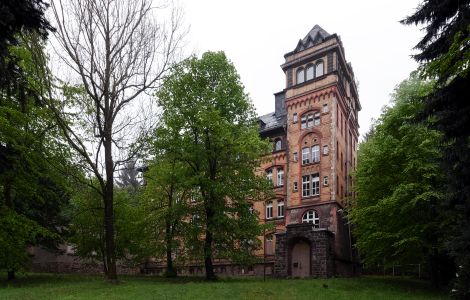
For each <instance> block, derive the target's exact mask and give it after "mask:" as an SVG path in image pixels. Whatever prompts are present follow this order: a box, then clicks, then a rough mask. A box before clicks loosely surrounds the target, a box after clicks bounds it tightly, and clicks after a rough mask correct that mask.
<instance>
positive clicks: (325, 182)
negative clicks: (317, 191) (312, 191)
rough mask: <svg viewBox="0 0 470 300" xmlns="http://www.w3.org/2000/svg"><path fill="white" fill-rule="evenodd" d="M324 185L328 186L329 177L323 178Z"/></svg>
mask: <svg viewBox="0 0 470 300" xmlns="http://www.w3.org/2000/svg"><path fill="white" fill-rule="evenodd" d="M323 185H324V186H328V176H323Z"/></svg>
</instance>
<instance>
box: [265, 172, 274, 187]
mask: <svg viewBox="0 0 470 300" xmlns="http://www.w3.org/2000/svg"><path fill="white" fill-rule="evenodd" d="M266 180H267V181H269V182H270V183H271V184H272V183H273V169H268V170H266Z"/></svg>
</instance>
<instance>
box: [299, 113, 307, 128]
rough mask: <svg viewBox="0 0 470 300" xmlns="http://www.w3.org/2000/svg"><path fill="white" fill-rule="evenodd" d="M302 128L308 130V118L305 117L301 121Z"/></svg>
mask: <svg viewBox="0 0 470 300" xmlns="http://www.w3.org/2000/svg"><path fill="white" fill-rule="evenodd" d="M300 128H302V129H304V128H307V117H306V116H303V117H302V118H301V119H300Z"/></svg>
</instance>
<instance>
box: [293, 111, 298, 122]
mask: <svg viewBox="0 0 470 300" xmlns="http://www.w3.org/2000/svg"><path fill="white" fill-rule="evenodd" d="M298 121H299V117H298V116H297V113H294V114H293V115H292V122H293V123H297V122H298Z"/></svg>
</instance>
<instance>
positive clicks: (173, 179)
mask: <svg viewBox="0 0 470 300" xmlns="http://www.w3.org/2000/svg"><path fill="white" fill-rule="evenodd" d="M158 137H159V135H158V134H157V138H158ZM157 144H158V143H157ZM159 147H160V146H156V148H155V149H154V152H155V153H158V152H160V151H159ZM188 171H189V170H188V168H187V167H186V166H185V165H184V164H183V163H182V162H180V161H179V160H177V159H176V158H175V157H172V154H171V153H159V154H158V155H156V157H155V159H154V160H153V161H151V163H150V166H149V170H148V171H146V173H145V183H146V184H145V187H144V191H143V193H142V194H143V195H142V199H143V201H142V203H141V204H142V206H143V209H144V211H145V212H146V213H145V216H146V217H145V221H144V224H145V226H143V228H144V230H145V231H146V234H147V236H148V237H149V238H148V248H149V249H153V250H154V252H153V253H149V254H150V256H157V257H161V256H165V257H166V271H165V276H166V277H176V276H177V272H176V268H175V264H174V256H175V254H176V251H178V250H179V251H178V252H179V253H178V256H179V260H181V257H182V256H183V253H184V251H183V242H184V234H183V233H184V232H185V228H184V227H185V226H188V224H187V222H184V220H185V219H186V220H188V218H189V217H190V216H191V212H190V207H189V206H188V204H189V203H188V202H189V199H190V197H191V196H192V195H191V183H190V178H189V177H188V175H189V172H188Z"/></svg>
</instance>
